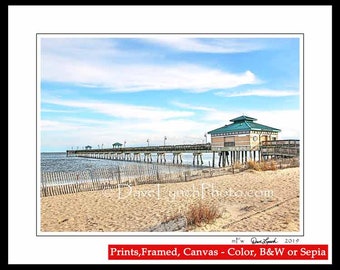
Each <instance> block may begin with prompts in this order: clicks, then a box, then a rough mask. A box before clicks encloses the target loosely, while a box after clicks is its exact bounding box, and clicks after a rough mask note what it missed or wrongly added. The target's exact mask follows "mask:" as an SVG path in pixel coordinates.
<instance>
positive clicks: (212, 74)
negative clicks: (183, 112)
mask: <svg viewBox="0 0 340 270" xmlns="http://www.w3.org/2000/svg"><path fill="white" fill-rule="evenodd" d="M42 80H45V81H52V82H67V83H75V84H78V85H83V86H84V85H86V86H89V87H91V86H92V87H93V86H94V87H106V88H111V89H112V91H114V92H138V91H145V90H172V89H181V90H186V91H191V92H206V91H209V90H213V89H225V88H232V87H237V86H240V85H245V84H256V83H258V80H257V78H256V76H255V74H254V73H252V72H251V71H249V70H247V71H245V72H242V73H228V72H225V71H222V70H219V69H211V68H207V67H203V66H198V65H191V64H178V65H172V66H164V65H151V64H150V65H138V64H135V65H122V64H121V65H120V64H116V63H113V64H110V65H109V64H99V63H96V62H93V63H91V62H90V61H81V60H79V59H69V58H64V57H59V56H51V55H48V56H46V57H45V58H44V59H43V63H42Z"/></svg>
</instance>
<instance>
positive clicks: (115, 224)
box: [40, 167, 300, 234]
mask: <svg viewBox="0 0 340 270" xmlns="http://www.w3.org/2000/svg"><path fill="white" fill-rule="evenodd" d="M299 186H300V168H299V167H296V168H287V169H281V170H275V171H261V172H258V171H254V170H246V171H243V172H240V173H237V174H234V175H230V174H229V175H222V176H217V177H211V178H202V179H199V180H194V181H190V182H181V183H168V184H145V185H138V186H127V185H126V186H122V187H121V188H119V189H110V190H104V191H91V192H79V193H73V194H65V195H58V196H49V197H42V198H41V201H40V202H41V224H40V225H41V228H40V229H41V231H42V232H148V231H149V230H150V228H152V227H154V226H157V224H160V223H161V222H163V221H165V220H171V219H172V218H174V217H178V216H185V213H187V212H188V210H189V209H190V208H191V207H193V206H195V205H198V204H202V205H206V206H208V207H214V208H216V209H218V212H219V214H220V215H219V217H218V218H217V219H215V220H213V221H211V222H209V223H207V224H200V225H199V226H189V227H187V228H185V230H184V231H188V232H298V231H299V230H300V218H299V213H300V209H299V208H300V203H299V202H300V196H299V195H300V190H299ZM150 234H152V232H151V233H150Z"/></svg>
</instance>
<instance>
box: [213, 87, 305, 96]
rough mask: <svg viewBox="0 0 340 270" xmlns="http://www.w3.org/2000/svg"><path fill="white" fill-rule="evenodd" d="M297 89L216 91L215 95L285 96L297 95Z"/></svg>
mask: <svg viewBox="0 0 340 270" xmlns="http://www.w3.org/2000/svg"><path fill="white" fill-rule="evenodd" d="M299 94H300V93H299V91H292V90H274V89H253V90H247V91H239V92H227V91H224V92H217V93H216V95H218V96H221V97H243V96H261V97H285V96H298V95H299Z"/></svg>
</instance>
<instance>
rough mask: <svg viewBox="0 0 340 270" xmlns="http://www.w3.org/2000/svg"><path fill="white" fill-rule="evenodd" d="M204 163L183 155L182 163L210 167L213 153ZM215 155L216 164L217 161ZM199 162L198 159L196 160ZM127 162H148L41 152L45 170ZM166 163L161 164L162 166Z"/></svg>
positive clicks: (168, 161) (168, 158)
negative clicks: (200, 163)
mask: <svg viewBox="0 0 340 270" xmlns="http://www.w3.org/2000/svg"><path fill="white" fill-rule="evenodd" d="M202 159H203V165H196V166H193V155H192V154H191V153H185V154H183V155H182V161H183V162H182V165H184V166H189V167H191V168H193V169H194V168H196V169H197V168H201V167H209V166H210V165H211V164H212V154H211V153H204V154H203V156H202ZM217 159H218V158H217V157H216V156H215V164H216V161H217ZM152 160H153V162H152V163H153V164H157V163H156V161H157V156H156V155H154V156H152ZM196 162H197V161H196ZM127 164H131V165H132V164H146V163H144V162H134V161H120V160H107V159H95V158H84V157H67V156H66V152H57V153H52V152H49V153H41V154H40V171H41V173H44V172H79V171H87V170H96V169H102V168H112V167H116V166H119V165H122V166H124V165H127ZM169 164H173V156H172V154H171V153H170V154H167V155H166V163H165V165H169ZM162 165H164V163H162V164H160V166H162Z"/></svg>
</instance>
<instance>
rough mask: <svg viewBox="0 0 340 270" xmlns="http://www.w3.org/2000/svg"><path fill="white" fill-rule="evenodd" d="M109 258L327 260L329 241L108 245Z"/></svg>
mask: <svg viewBox="0 0 340 270" xmlns="http://www.w3.org/2000/svg"><path fill="white" fill-rule="evenodd" d="M108 259H109V260H327V259H328V245H109V246H108Z"/></svg>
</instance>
